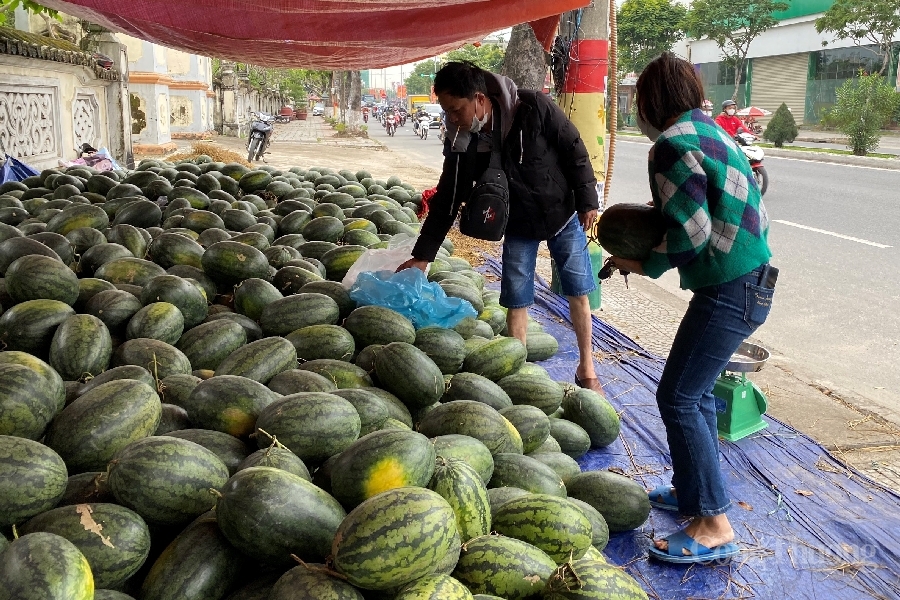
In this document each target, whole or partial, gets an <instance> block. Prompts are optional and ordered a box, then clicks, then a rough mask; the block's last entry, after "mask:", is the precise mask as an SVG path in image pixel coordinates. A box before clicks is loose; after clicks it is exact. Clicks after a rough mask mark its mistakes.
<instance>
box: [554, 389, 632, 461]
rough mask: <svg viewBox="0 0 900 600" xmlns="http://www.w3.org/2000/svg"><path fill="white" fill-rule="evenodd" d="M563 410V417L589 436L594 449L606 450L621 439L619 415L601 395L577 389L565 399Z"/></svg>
mask: <svg viewBox="0 0 900 600" xmlns="http://www.w3.org/2000/svg"><path fill="white" fill-rule="evenodd" d="M562 408H563V416H564V417H565V418H566V419H567V420H569V421H572V422H573V423H575V424H576V425H579V426H580V427H581V428H582V429H584V431H585V432H586V433H587V434H588V437H589V438H590V441H591V447H592V448H605V447H606V446H609V445H610V444H612V443H613V442H614V441H616V438H618V437H619V426H620V423H619V415H618V413H616V409H615V408H613V406H612V404H610V403H609V402H608V401H607V400H606V398H604V397H603V396H601V395H600V394H598V393H596V392H594V391H591V390H587V389H582V388H575V389H573V390H571V391H570V392H568V393H567V394H566V395H565V397H564V398H563V401H562Z"/></svg>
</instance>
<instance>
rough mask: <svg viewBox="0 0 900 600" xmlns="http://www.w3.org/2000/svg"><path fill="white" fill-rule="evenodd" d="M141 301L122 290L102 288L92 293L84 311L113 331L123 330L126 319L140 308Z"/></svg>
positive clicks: (126, 322)
mask: <svg viewBox="0 0 900 600" xmlns="http://www.w3.org/2000/svg"><path fill="white" fill-rule="evenodd" d="M141 306H142V305H141V301H140V300H138V299H137V298H136V297H135V296H133V295H132V294H129V293H128V292H126V291H123V290H118V289H116V290H103V291H100V292H97V293H96V294H94V295H93V296H92V297H91V299H90V300H88V301H87V304H85V307H84V311H85V312H86V313H88V314H90V315H94V316H95V317H97V318H98V319H100V320H101V321H103V323H104V324H106V327H107V328H108V329H109V330H110V331H111V332H113V333H119V332H120V331H121V332H124V328H125V326H126V325H127V324H128V321H129V320H130V319H131V317H133V316H134V315H135V313H137V311H139V310H141Z"/></svg>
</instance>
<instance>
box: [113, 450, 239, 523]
mask: <svg viewBox="0 0 900 600" xmlns="http://www.w3.org/2000/svg"><path fill="white" fill-rule="evenodd" d="M227 480H228V469H227V467H226V466H225V464H224V463H223V462H222V461H221V459H219V457H217V456H216V455H215V454H213V453H212V452H211V451H209V450H207V449H206V448H204V447H202V446H200V445H198V444H195V443H193V442H189V441H187V440H181V439H177V438H173V437H168V436H164V437H148V438H144V439H142V440H138V441H136V442H133V443H131V444H129V445H128V446H126V447H124V448H123V449H122V450H120V451H119V452H118V453H117V454H116V456H115V458H114V459H113V461H112V462H111V463H110V467H109V489H110V490H111V491H112V493H113V495H114V496H115V497H116V501H117V502H118V503H119V504H122V505H123V506H126V507H128V508H130V509H132V510H134V511H135V512H136V513H138V514H139V515H141V516H142V517H143V518H144V520H146V521H148V522H149V523H151V524H160V525H176V524H183V523H185V522H187V521H190V520H191V519H193V518H195V517H197V516H199V515H201V514H203V513H204V512H206V511H207V510H209V509H210V508H212V507H213V505H214V504H215V497H214V496H213V495H212V494H211V493H210V492H209V490H210V488H214V489H218V488H221V487H222V486H223V485H225V482H226V481H227Z"/></svg>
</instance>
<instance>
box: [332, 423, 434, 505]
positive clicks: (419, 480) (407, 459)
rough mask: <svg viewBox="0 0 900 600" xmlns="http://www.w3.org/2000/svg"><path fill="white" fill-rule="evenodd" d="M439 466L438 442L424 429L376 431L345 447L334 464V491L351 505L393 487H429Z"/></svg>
mask: <svg viewBox="0 0 900 600" xmlns="http://www.w3.org/2000/svg"><path fill="white" fill-rule="evenodd" d="M434 469H435V453H434V445H433V444H432V443H431V441H430V440H429V439H428V438H426V437H425V436H424V435H422V434H420V433H416V432H414V431H404V430H398V429H391V430H382V431H375V432H373V433H370V434H368V435H366V436H363V437H362V438H360V439H359V440H357V441H356V442H354V443H353V444H351V445H350V446H349V447H347V448H346V449H344V450H343V451H342V452H341V453H340V456H338V457H337V459H335V461H334V462H333V463H332V465H331V472H332V475H331V492H332V494H333V495H334V497H335V498H337V499H338V501H339V502H340V503H341V504H343V505H344V506H345V507H347V508H353V507H355V506H357V505H359V504H360V503H361V502H363V501H364V500H367V499H368V498H371V497H373V496H375V495H377V494H380V493H382V492H385V491H387V490H390V489H395V488H401V487H409V486H417V487H425V486H427V485H428V482H429V481H430V480H431V477H432V474H433V473H434Z"/></svg>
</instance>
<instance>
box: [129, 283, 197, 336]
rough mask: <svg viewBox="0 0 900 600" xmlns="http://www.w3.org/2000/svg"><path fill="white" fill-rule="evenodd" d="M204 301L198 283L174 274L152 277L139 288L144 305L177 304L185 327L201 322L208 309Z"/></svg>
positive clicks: (188, 327)
mask: <svg viewBox="0 0 900 600" xmlns="http://www.w3.org/2000/svg"><path fill="white" fill-rule="evenodd" d="M206 301H207V299H206V297H205V292H203V291H202V288H201V287H200V286H199V285H197V284H195V283H192V282H191V281H189V280H187V279H183V278H181V277H177V276H175V275H160V276H159V277H154V278H153V279H151V280H150V281H148V282H147V284H146V285H144V287H143V289H142V290H141V302H142V303H143V304H144V305H149V304H151V303H153V302H168V303H170V304H173V305H175V306H177V307H178V310H179V311H181V314H182V315H183V316H184V328H185V329H190V328H191V327H194V326H196V325H199V324H200V323H202V322H203V319H205V318H206V315H207V311H208V309H207V306H206V303H207V302H206ZM179 335H180V334H179ZM176 341H177V340H176ZM172 343H174V342H172Z"/></svg>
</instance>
